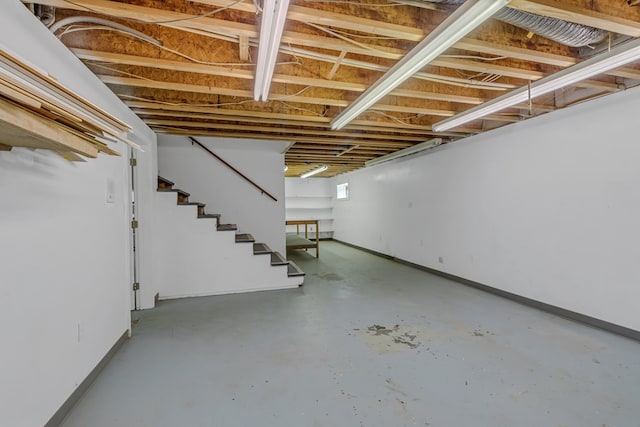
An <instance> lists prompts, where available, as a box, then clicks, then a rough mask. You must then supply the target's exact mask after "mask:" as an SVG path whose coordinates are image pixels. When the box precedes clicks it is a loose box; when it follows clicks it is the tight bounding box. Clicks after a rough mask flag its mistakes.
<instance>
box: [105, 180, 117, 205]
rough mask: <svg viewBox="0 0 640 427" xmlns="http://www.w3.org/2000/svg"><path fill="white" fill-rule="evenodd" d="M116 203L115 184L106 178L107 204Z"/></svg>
mask: <svg viewBox="0 0 640 427" xmlns="http://www.w3.org/2000/svg"><path fill="white" fill-rule="evenodd" d="M115 202H116V192H115V184H114V183H113V180H112V179H109V178H107V203H115Z"/></svg>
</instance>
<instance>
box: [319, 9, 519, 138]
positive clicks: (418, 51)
mask: <svg viewBox="0 0 640 427" xmlns="http://www.w3.org/2000/svg"><path fill="white" fill-rule="evenodd" d="M508 2H509V0H467V1H466V2H465V3H463V4H462V5H461V6H459V7H458V9H456V11H455V12H453V13H452V14H451V15H450V16H449V17H447V19H445V20H444V22H442V24H440V25H438V27H437V28H436V29H435V30H433V31H432V32H431V33H429V35H427V36H426V37H425V38H424V39H423V40H422V41H421V42H420V43H418V45H417V46H416V47H414V48H413V49H412V50H411V51H410V52H409V53H408V54H407V55H405V57H404V58H402V59H401V60H400V61H398V62H397V63H396V65H394V66H393V67H391V69H390V70H389V71H387V72H386V73H385V75H384V76H382V77H381V78H380V79H379V80H378V81H377V82H375V83H374V84H373V85H372V86H370V87H369V88H368V89H367V90H366V91H364V92H363V93H362V94H361V95H360V96H359V97H358V99H356V100H355V101H354V102H352V103H351V105H349V106H348V107H347V108H346V109H345V110H343V111H342V112H341V113H340V114H339V115H338V116H337V117H336V118H334V119H333V120H332V121H331V129H333V130H338V129H342V128H343V127H344V126H346V125H347V124H348V123H349V122H351V121H352V120H353V119H355V118H356V117H358V116H359V115H360V114H362V113H363V112H364V111H366V110H368V109H369V107H371V106H372V105H373V104H375V103H376V102H378V101H379V100H380V99H381V98H383V97H384V96H386V95H387V94H388V93H389V92H391V91H392V90H393V89H395V88H396V87H398V86H399V85H400V84H401V83H402V82H404V81H405V80H407V79H408V78H409V77H411V76H413V75H414V74H415V73H417V72H418V71H420V70H421V69H422V68H424V67H425V66H426V65H427V64H429V63H430V62H431V61H433V60H434V59H436V58H437V57H438V56H440V54H442V53H443V52H444V51H446V50H447V49H449V48H450V47H451V46H453V45H454V44H455V43H456V42H457V41H458V40H460V39H461V38H463V37H464V36H466V35H467V34H468V33H469V32H471V31H472V30H473V29H474V28H476V27H477V26H478V25H480V24H482V23H483V22H484V21H486V20H487V19H489V18H490V17H491V15H493V14H494V13H496V12H497V11H498V10H499V9H501V8H502V7H503V6H504V5H506V4H507V3H508Z"/></svg>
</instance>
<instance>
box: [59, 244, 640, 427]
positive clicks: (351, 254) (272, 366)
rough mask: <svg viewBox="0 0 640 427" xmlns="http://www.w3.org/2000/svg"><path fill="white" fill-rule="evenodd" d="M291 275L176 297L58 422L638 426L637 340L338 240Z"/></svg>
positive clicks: (140, 322)
mask: <svg viewBox="0 0 640 427" xmlns="http://www.w3.org/2000/svg"><path fill="white" fill-rule="evenodd" d="M311 254H312V251H311V250H310V251H309V253H305V252H304V251H298V252H296V253H293V254H290V258H291V259H294V260H295V261H296V263H298V264H299V265H300V266H301V267H302V268H303V269H304V270H305V271H306V272H307V277H306V283H305V286H304V287H303V288H300V289H293V290H286V291H272V292H259V293H251V294H240V295H226V296H216V297H205V298H192V299H183V300H174V301H168V302H163V303H161V304H160V305H159V306H158V307H157V308H156V309H153V310H148V311H144V312H138V313H134V318H135V320H134V322H135V326H134V330H133V333H134V335H133V338H132V339H131V340H129V341H128V342H127V343H126V344H125V345H124V347H123V348H122V349H121V350H120V351H119V352H118V353H117V355H116V356H115V357H114V359H113V360H112V361H111V363H110V364H109V365H108V366H107V367H106V369H105V370H104V371H103V373H102V374H101V375H100V376H99V377H98V379H97V380H96V382H95V383H94V384H93V386H92V387H91V389H90V390H89V392H88V393H87V394H86V395H85V396H84V398H83V399H82V400H81V401H80V403H79V404H78V405H77V406H76V407H75V408H74V409H73V411H72V413H71V414H70V415H69V417H68V418H67V419H66V421H65V423H64V424H63V425H64V426H66V427H73V426H90V427H102V426H104V427H107V426H109V427H113V426H154V427H162V426H172V427H173V426H189V427H191V426H222V427H225V426H295V427H306V426H336V427H341V426H367V427H370V426H381V427H392V426H434V427H436V426H438V427H444V426H446V427H457V426H474V427H480V426H492V427H497V426H532V427H533V426H535V427H543V426H553V427H556V426H564V427H569V426H576V427H578V426H579V427H587V426H594V427H603V426H607V427H614V426H624V427H627V426H640V343H638V342H635V341H631V340H628V339H625V338H622V337H619V336H616V335H613V334H609V333H607V332H603V331H600V330H596V329H592V328H590V327H587V326H583V325H580V324H577V323H574V322H571V321H568V320H564V319H561V318H558V317H555V316H553V315H550V314H547V313H544V312H540V311H537V310H535V309H531V308H528V307H524V306H521V305H519V304H516V303H512V302H510V301H507V300H504V299H501V298H499V297H495V296H492V295H489V294H486V293H483V292H481V291H478V290H475V289H472V288H469V287H465V286H462V285H459V284H457V283H455V282H451V281H449V280H446V279H443V278H440V277H437V276H433V275H431V274H428V273H425V272H423V271H420V270H417V269H414V268H411V267H407V266H404V265H401V264H398V263H394V262H392V261H389V260H386V259H382V258H379V257H376V256H373V255H371V254H368V253H365V252H361V251H358V250H355V249H352V248H350V247H347V246H344V245H341V244H339V243H336V242H322V243H321V251H320V256H321V258H320V259H315V258H314V257H313V256H312V255H311Z"/></svg>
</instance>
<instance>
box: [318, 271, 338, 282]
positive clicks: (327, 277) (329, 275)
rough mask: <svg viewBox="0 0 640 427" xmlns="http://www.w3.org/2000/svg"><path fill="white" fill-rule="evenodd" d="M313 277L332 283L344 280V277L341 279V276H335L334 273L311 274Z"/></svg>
mask: <svg viewBox="0 0 640 427" xmlns="http://www.w3.org/2000/svg"><path fill="white" fill-rule="evenodd" d="M313 275H314V276H316V277H317V278H319V279H322V280H328V281H330V282H334V281H338V280H344V277H342V276H341V275H339V274H336V273H324V274H319V273H313Z"/></svg>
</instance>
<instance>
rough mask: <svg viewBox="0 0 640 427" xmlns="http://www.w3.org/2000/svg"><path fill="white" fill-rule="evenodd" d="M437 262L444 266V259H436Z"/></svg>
mask: <svg viewBox="0 0 640 427" xmlns="http://www.w3.org/2000/svg"><path fill="white" fill-rule="evenodd" d="M438 262H439V263H440V264H444V258H442V257H441V256H439V257H438Z"/></svg>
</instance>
